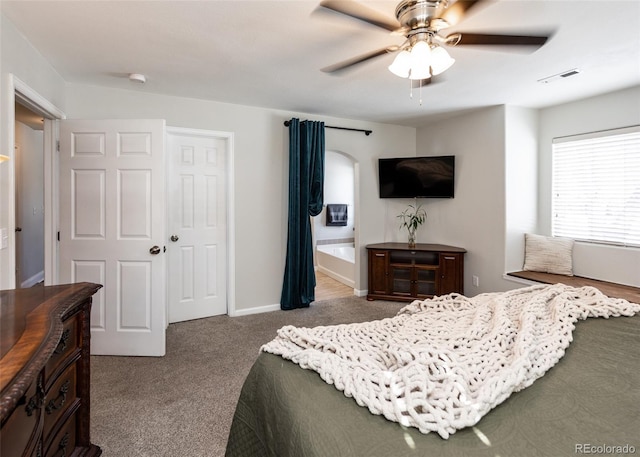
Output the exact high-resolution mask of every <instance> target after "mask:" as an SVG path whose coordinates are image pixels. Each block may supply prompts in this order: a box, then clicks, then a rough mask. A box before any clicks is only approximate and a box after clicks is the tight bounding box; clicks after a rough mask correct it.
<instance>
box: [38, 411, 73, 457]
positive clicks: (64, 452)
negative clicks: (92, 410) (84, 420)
mask: <svg viewBox="0 0 640 457" xmlns="http://www.w3.org/2000/svg"><path fill="white" fill-rule="evenodd" d="M75 447H76V415H75V412H74V414H73V415H72V416H71V417H70V418H69V419H68V420H67V422H65V424H64V427H62V428H61V429H60V431H59V432H58V433H56V436H55V437H54V438H53V440H52V441H51V444H50V445H49V448H48V449H47V451H46V452H45V454H44V455H45V457H69V456H70V455H71V454H72V453H73V451H74V449H75Z"/></svg>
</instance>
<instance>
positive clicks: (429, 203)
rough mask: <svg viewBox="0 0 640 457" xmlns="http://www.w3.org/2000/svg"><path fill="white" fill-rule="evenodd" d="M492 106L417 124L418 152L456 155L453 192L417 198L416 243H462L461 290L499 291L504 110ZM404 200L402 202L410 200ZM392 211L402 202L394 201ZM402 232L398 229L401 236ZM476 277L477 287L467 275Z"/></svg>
mask: <svg viewBox="0 0 640 457" xmlns="http://www.w3.org/2000/svg"><path fill="white" fill-rule="evenodd" d="M505 112H506V107H504V106H499V107H491V108H486V109H483V110H479V111H475V112H472V113H470V114H465V115H462V116H459V117H455V118H450V119H446V120H443V121H440V122H438V123H434V124H431V125H429V126H425V127H422V128H420V129H418V133H417V142H418V147H417V155H419V156H427V155H434V156H435V155H455V156H456V174H455V181H456V182H455V197H454V198H453V199H419V201H420V202H422V203H424V205H425V208H426V210H427V222H426V223H425V224H424V225H423V226H422V227H421V228H420V229H418V242H422V243H441V244H448V245H453V246H458V247H462V248H465V249H466V250H467V253H466V255H465V265H464V292H465V294H466V295H476V294H478V293H481V292H488V291H500V290H508V289H510V288H513V287H514V285H513V284H511V283H509V282H508V281H505V280H503V279H502V274H503V273H504V259H505V224H506V216H505V148H506V145H505V133H504V132H505V116H506V114H505ZM409 202H410V201H405V202H404V203H405V204H406V203H409ZM393 206H394V208H393V212H394V214H398V213H399V212H400V211H401V210H402V208H403V207H404V206H402V205H400V206H399V205H393ZM404 237H405V234H404V233H403V234H402V238H400V239H401V240H402V241H404V239H405V238H404ZM474 275H475V276H478V278H479V279H480V285H479V287H476V286H472V284H471V277H472V276H474Z"/></svg>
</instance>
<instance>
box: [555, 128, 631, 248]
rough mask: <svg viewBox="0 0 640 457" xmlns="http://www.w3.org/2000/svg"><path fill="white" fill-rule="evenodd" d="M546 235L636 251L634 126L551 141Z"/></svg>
mask: <svg viewBox="0 0 640 457" xmlns="http://www.w3.org/2000/svg"><path fill="white" fill-rule="evenodd" d="M552 153H553V161H552V166H553V174H552V212H553V213H552V214H553V217H552V234H553V235H554V236H562V237H569V238H573V239H576V240H580V241H588V242H595V243H608V244H616V245H622V246H638V247H640V126H635V127H628V128H624V129H616V130H609V131H606V132H595V133H589V134H584V135H577V136H571V137H563V138H556V139H554V140H553V146H552Z"/></svg>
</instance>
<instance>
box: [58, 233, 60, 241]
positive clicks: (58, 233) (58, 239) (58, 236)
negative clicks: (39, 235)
mask: <svg viewBox="0 0 640 457" xmlns="http://www.w3.org/2000/svg"><path fill="white" fill-rule="evenodd" d="M58 241H60V232H58Z"/></svg>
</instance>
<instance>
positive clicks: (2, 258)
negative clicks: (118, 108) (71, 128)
mask: <svg viewBox="0 0 640 457" xmlns="http://www.w3.org/2000/svg"><path fill="white" fill-rule="evenodd" d="M10 74H13V75H15V76H16V77H17V78H19V79H20V80H21V81H23V82H24V83H26V84H27V85H28V86H29V87H31V88H32V89H34V90H35V91H36V92H37V93H38V94H40V95H41V96H42V97H44V98H46V99H47V100H48V101H49V102H51V103H52V104H53V105H55V106H56V107H57V108H59V109H61V110H63V111H64V107H65V103H64V102H65V100H64V97H65V82H64V80H63V79H62V78H61V77H60V75H59V74H58V73H57V72H56V71H55V70H54V69H53V67H52V66H51V65H49V63H48V62H47V61H46V60H45V59H44V58H43V57H42V56H41V55H40V53H39V52H38V51H37V50H36V49H35V48H33V46H31V44H30V43H29V42H27V41H26V40H25V39H24V38H23V37H22V35H21V34H20V33H19V32H18V31H17V30H16V29H15V27H14V26H13V24H12V23H11V22H10V21H8V20H7V19H6V18H5V17H4V16H2V15H0V85H1V86H0V151H2V153H3V154H6V155H8V156H10V157H13V144H14V131H13V111H14V101H13V99H14V97H13V87H12V86H11V84H10V76H9V75H10ZM14 167H15V161H14V160H10V161H8V162H4V163H2V164H0V227H2V228H7V232H8V235H9V247H8V248H7V249H2V250H0V289H8V288H13V287H14V284H15V274H14V271H15V252H14V251H15V249H14V248H15V232H14V229H15V223H14V216H13V215H14V195H13V186H14V182H13V169H14Z"/></svg>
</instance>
